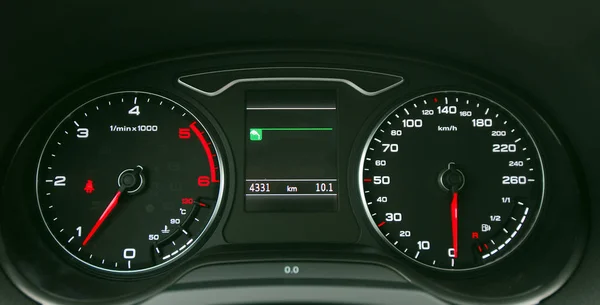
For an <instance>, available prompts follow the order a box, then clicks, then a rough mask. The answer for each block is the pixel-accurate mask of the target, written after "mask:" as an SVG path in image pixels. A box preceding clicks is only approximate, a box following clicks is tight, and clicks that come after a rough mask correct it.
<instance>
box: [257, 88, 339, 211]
mask: <svg viewBox="0 0 600 305" xmlns="http://www.w3.org/2000/svg"><path fill="white" fill-rule="evenodd" d="M336 122H337V111H336V93H335V91H265V92H263V91H255V92H248V93H247V95H246V183H245V187H246V211H249V212H327V211H336V210H337V188H338V181H337V164H338V160H337V142H336V134H337V128H336V127H337V126H336Z"/></svg>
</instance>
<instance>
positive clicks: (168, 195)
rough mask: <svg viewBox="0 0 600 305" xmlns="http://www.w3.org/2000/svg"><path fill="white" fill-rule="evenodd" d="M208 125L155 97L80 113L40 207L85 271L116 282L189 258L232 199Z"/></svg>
mask: <svg viewBox="0 0 600 305" xmlns="http://www.w3.org/2000/svg"><path fill="white" fill-rule="evenodd" d="M205 126H206V122H201V121H200V120H199V119H198V118H197V117H196V116H195V115H194V114H193V113H192V112H190V111H189V110H188V109H186V108H184V107H183V105H181V104H179V103H177V102H175V101H173V100H170V99H168V98H166V97H163V96H159V95H156V94H151V93H144V92H118V93H113V94H108V95H105V96H102V97H99V98H96V99H93V100H91V101H89V102H87V103H85V104H83V105H82V106H80V107H78V108H77V109H76V110H74V111H73V112H72V113H71V114H69V115H68V116H67V117H66V118H65V119H63V121H62V122H61V123H60V124H59V125H58V127H57V128H56V129H55V130H54V132H53V133H52V134H51V136H50V138H49V139H48V141H47V143H46V145H45V147H44V149H43V152H42V155H41V157H40V161H39V165H38V172H37V196H38V203H39V208H40V211H41V214H42V217H43V219H44V222H45V224H46V226H47V228H48V230H49V231H50V233H51V235H52V237H53V238H54V239H55V240H56V242H58V244H59V245H60V246H61V247H62V248H63V249H64V250H66V251H67V252H68V253H69V254H70V255H72V256H73V257H74V258H75V259H76V260H78V261H79V262H82V263H83V264H84V265H87V266H89V267H93V268H94V269H98V270H102V271H108V272H113V273H131V272H141V271H148V270H152V269H155V268H157V267H159V266H163V265H165V264H166V263H168V262H171V261H173V260H174V259H175V258H177V257H180V256H181V255H182V254H183V253H185V252H186V251H188V250H189V249H190V248H191V247H193V246H194V244H195V243H196V242H197V241H198V239H199V237H201V236H202V235H203V234H204V232H205V231H206V228H207V227H208V226H209V225H210V224H211V223H212V221H213V220H214V218H215V215H216V213H217V211H218V209H219V205H220V202H221V200H222V197H223V191H224V184H223V178H224V177H223V163H222V159H221V156H220V153H219V150H218V148H217V145H216V144H215V142H214V139H213V138H212V137H211V136H210V135H209V131H208V130H207V129H206V128H205Z"/></svg>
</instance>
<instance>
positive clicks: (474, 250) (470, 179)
mask: <svg viewBox="0 0 600 305" xmlns="http://www.w3.org/2000/svg"><path fill="white" fill-rule="evenodd" d="M359 186H360V191H361V193H362V199H363V202H364V205H365V208H366V210H367V212H368V215H369V217H370V220H371V223H372V224H373V226H374V227H375V228H376V230H377V232H378V233H379V235H380V236H381V237H382V238H383V239H385V240H386V241H387V242H388V243H389V244H390V245H392V246H393V247H394V248H395V249H397V250H398V251H399V252H400V253H403V254H404V255H406V256H408V257H410V258H411V259H413V260H415V261H417V262H419V263H421V264H424V265H427V266H430V267H433V268H439V269H449V270H452V269H453V270H459V269H460V270H466V269H474V268H478V267H481V266H484V265H486V264H489V263H491V262H493V261H496V260H498V259H500V258H502V257H504V256H505V255H507V254H508V253H510V252H511V251H512V250H514V249H515V248H516V247H517V246H518V245H519V244H520V243H521V242H522V241H523V239H524V238H525V237H526V236H527V234H528V232H529V230H530V229H531V228H532V226H533V224H534V223H535V221H536V218H537V215H538V213H539V210H540V208H541V206H542V202H543V197H544V170H543V165H542V160H541V157H540V153H539V151H538V149H537V147H536V145H535V142H534V140H533V139H532V137H531V135H530V133H529V131H528V130H527V129H526V128H525V126H524V125H523V124H522V123H521V122H520V121H519V120H518V119H517V118H516V117H515V116H514V115H513V114H511V112H509V111H508V110H507V109H505V108H504V107H502V106H500V105H499V104H497V103H496V102H494V101H492V100H490V99H487V98H484V97H482V96H479V95H475V94H471V93H466V92H456V91H452V92H448V91H446V92H434V93H429V94H426V95H423V96H420V97H417V98H414V99H412V100H410V101H408V102H406V103H404V104H403V105H401V106H400V107H397V108H395V109H394V110H393V111H392V112H391V113H388V115H387V116H385V117H384V118H383V119H382V120H380V121H379V123H378V125H377V126H376V128H375V129H374V130H373V131H372V132H371V135H370V136H369V138H368V142H367V143H366V145H365V147H364V149H363V154H362V160H361V163H360V168H359Z"/></svg>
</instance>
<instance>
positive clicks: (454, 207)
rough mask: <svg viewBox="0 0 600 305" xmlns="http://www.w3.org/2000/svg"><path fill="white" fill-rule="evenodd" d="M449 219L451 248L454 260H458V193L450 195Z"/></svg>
mask: <svg viewBox="0 0 600 305" xmlns="http://www.w3.org/2000/svg"><path fill="white" fill-rule="evenodd" d="M450 218H451V219H452V247H454V258H458V193H457V192H454V193H453V195H452V203H450Z"/></svg>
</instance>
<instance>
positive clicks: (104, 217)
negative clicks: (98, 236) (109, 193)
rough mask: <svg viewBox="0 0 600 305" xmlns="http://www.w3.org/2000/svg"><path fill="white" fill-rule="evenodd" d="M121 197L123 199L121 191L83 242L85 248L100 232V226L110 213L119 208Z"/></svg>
mask: <svg viewBox="0 0 600 305" xmlns="http://www.w3.org/2000/svg"><path fill="white" fill-rule="evenodd" d="M119 197H121V190H119V191H118V192H117V194H116V195H115V197H113V199H112V200H111V201H110V203H109V204H108V206H107V207H106V209H105V210H104V212H103V213H102V215H100V218H99V219H98V221H96V224H95V225H94V227H92V230H91V231H90V233H88V235H87V236H86V237H85V239H84V240H83V245H84V246H85V245H86V244H87V243H88V241H89V240H90V238H92V236H94V233H96V231H97V230H98V228H100V226H101V225H102V223H103V222H104V220H106V218H107V217H108V215H110V212H112V210H113V209H114V208H115V207H116V206H117V203H119Z"/></svg>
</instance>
